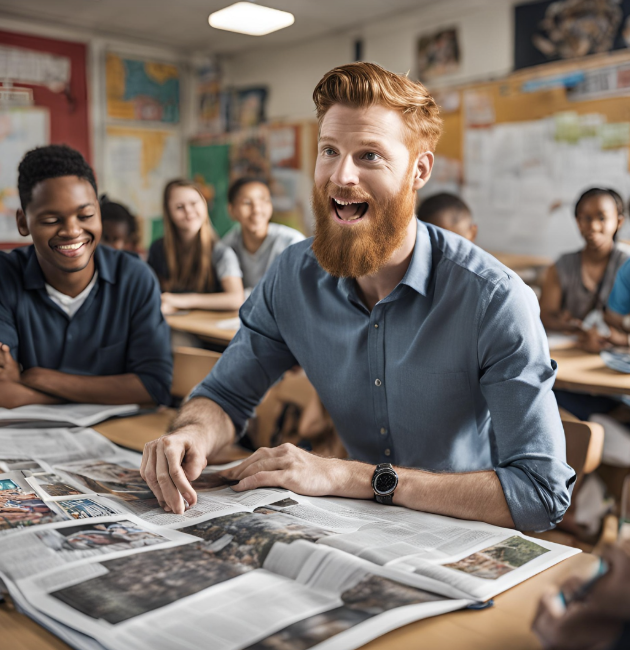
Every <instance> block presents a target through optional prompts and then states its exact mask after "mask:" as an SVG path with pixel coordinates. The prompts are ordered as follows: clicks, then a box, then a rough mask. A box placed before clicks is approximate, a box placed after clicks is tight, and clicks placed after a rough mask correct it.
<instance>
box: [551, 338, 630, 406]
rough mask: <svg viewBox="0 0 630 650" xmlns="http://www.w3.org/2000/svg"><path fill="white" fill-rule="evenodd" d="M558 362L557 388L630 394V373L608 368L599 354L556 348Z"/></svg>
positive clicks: (554, 357)
mask: <svg viewBox="0 0 630 650" xmlns="http://www.w3.org/2000/svg"><path fill="white" fill-rule="evenodd" d="M551 358H552V359H555V361H556V362H557V363H558V374H557V376H556V383H555V384H554V388H562V389H564V390H574V391H577V392H579V393H591V394H593V395H630V375H626V374H624V373H622V372H617V371H616V370H613V369H612V368H609V367H608V366H607V365H606V364H605V363H604V362H603V361H602V360H601V358H600V356H599V354H590V353H588V352H584V351H583V350H578V349H577V348H566V349H554V350H552V351H551Z"/></svg>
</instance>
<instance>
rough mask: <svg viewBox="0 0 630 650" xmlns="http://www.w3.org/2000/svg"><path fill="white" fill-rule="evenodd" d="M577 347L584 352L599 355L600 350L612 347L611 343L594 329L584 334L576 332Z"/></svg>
mask: <svg viewBox="0 0 630 650" xmlns="http://www.w3.org/2000/svg"><path fill="white" fill-rule="evenodd" d="M578 346H579V347H580V348H581V349H582V350H584V351H585V352H590V353H591V354H599V353H600V352H601V351H602V350H606V349H607V348H610V347H612V343H611V342H610V340H609V339H608V337H604V336H602V335H601V334H600V333H599V332H598V331H597V328H596V327H592V328H591V329H590V330H588V331H586V332H584V331H583V330H582V331H579V332H578Z"/></svg>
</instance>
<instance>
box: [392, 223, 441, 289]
mask: <svg viewBox="0 0 630 650" xmlns="http://www.w3.org/2000/svg"><path fill="white" fill-rule="evenodd" d="M416 225H417V232H416V245H415V246H414V249H413V254H412V256H411V262H409V268H408V269H407V272H406V273H405V275H404V277H403V279H402V280H401V281H400V283H401V284H406V285H407V286H408V287H411V288H412V289H414V291H417V292H418V293H419V294H421V295H423V296H426V295H427V293H428V292H429V282H430V281H431V272H432V271H433V249H432V246H431V238H430V237H429V232H428V230H427V227H426V226H425V225H424V223H423V222H422V221H419V220H418V219H416Z"/></svg>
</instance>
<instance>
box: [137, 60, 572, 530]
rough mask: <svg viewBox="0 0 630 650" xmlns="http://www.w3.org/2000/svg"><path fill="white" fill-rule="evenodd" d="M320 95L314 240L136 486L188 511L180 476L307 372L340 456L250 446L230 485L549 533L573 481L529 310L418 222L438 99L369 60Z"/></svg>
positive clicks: (155, 449)
mask: <svg viewBox="0 0 630 650" xmlns="http://www.w3.org/2000/svg"><path fill="white" fill-rule="evenodd" d="M313 96H314V100H315V106H316V108H317V115H318V119H319V127H320V131H319V154H318V158H317V164H316V167H315V187H314V190H313V209H314V212H315V218H316V230H315V237H314V239H313V240H307V241H305V242H301V243H298V244H295V245H293V246H291V247H289V248H288V249H287V250H286V251H285V252H284V253H283V254H282V255H281V256H280V257H279V258H278V259H277V260H276V262H275V263H274V265H273V266H272V267H271V268H270V269H269V271H268V273H267V274H266V276H265V277H264V278H263V280H262V281H261V283H260V284H259V285H258V286H257V287H256V289H255V290H254V292H253V293H252V295H251V297H250V299H249V300H248V301H247V302H246V303H245V305H244V306H243V307H242V309H241V313H240V316H241V321H242V326H241V328H240V330H239V332H238V334H237V335H236V337H235V338H234V340H233V341H232V343H231V344H230V346H229V348H228V349H227V350H226V352H225V353H224V354H223V356H222V357H221V360H220V361H219V362H218V363H217V365H216V366H215V367H214V369H213V370H212V373H211V374H210V375H208V377H206V379H205V380H204V381H203V382H201V384H199V386H197V388H196V389H195V390H194V391H193V393H192V399H191V400H190V401H189V402H188V403H187V404H186V405H185V406H184V407H183V408H182V410H181V412H180V413H179V415H178V417H177V419H176V421H175V423H174V425H173V427H172V430H171V432H170V434H169V435H167V436H164V437H162V438H160V439H159V440H156V441H153V442H151V443H148V444H147V445H146V447H145V450H144V455H143V459H142V468H141V473H142V476H143V478H144V479H145V480H146V481H147V483H148V484H149V486H150V487H151V489H152V490H153V492H154V493H155V495H156V497H157V498H158V500H159V501H160V503H161V504H162V505H163V506H164V508H165V509H166V510H167V511H172V512H177V513H182V512H183V511H184V508H185V507H186V503H185V502H184V499H185V501H186V502H187V503H188V504H190V505H192V504H194V503H195V502H196V494H195V492H194V490H193V488H192V486H191V481H192V480H194V479H195V478H196V477H197V476H198V475H199V473H200V472H201V470H202V469H203V468H204V467H205V465H206V463H207V461H208V460H209V459H211V458H212V457H213V456H214V455H215V454H216V453H217V451H218V450H219V449H220V448H221V447H223V446H225V445H227V444H230V443H232V442H233V440H234V439H235V436H237V435H239V434H240V433H241V432H242V431H243V429H244V427H245V424H246V421H247V418H248V417H251V415H252V414H253V412H254V408H255V407H256V405H257V404H258V402H259V401H260V399H261V398H262V397H263V395H264V394H265V392H266V391H267V389H268V388H269V387H270V386H271V384H273V383H274V382H275V381H276V380H277V379H278V378H279V377H280V376H281V375H282V373H284V372H285V371H286V370H288V369H289V368H291V367H292V366H294V365H296V364H300V365H301V366H302V367H303V368H304V370H305V372H306V374H307V376H308V377H309V379H310V380H311V382H312V383H313V385H314V386H315V388H316V390H317V392H318V394H319V396H320V398H321V400H322V402H323V404H324V406H325V407H326V409H327V410H328V411H329V413H330V414H331V416H332V418H333V421H334V422H335V425H336V428H337V431H338V432H339V435H340V436H341V438H342V440H343V442H344V444H345V446H346V448H347V450H348V452H349V454H350V457H351V458H352V459H353V460H338V459H327V458H320V457H318V456H315V455H313V454H309V453H307V452H305V451H303V450H301V449H298V448H297V447H295V446H293V445H282V446H281V447H278V448H274V449H259V450H258V451H256V452H255V453H254V454H252V456H251V457H249V458H248V459H247V460H245V461H244V462H242V463H241V464H240V465H238V466H237V467H234V468H232V469H230V470H227V471H225V472H224V475H225V477H226V478H228V479H230V480H235V481H238V484H237V485H235V486H234V489H235V490H238V491H240V490H249V489H252V488H257V487H262V486H279V487H284V488H287V489H290V490H293V491H294V492H298V493H300V494H305V495H312V496H320V495H332V496H345V497H353V498H359V499H370V498H375V499H376V500H377V501H379V502H381V503H394V504H396V505H401V506H406V507H409V508H413V509H416V510H423V511H425V512H432V513H437V514H442V515H449V516H452V517H459V518H464V519H473V520H482V521H486V522H489V523H492V524H496V525H500V526H509V527H516V528H518V529H520V530H542V529H546V528H550V527H552V526H554V525H555V524H556V523H557V522H558V521H560V520H561V518H562V516H563V514H564V512H565V510H566V508H567V507H568V505H569V501H570V491H571V486H572V484H573V482H574V481H575V473H574V472H573V470H572V469H571V468H570V467H569V466H568V465H567V464H566V462H565V446H564V435H563V431H562V425H561V423H560V418H559V415H558V409H557V406H556V402H555V399H554V397H553V394H552V392H551V387H552V385H553V382H554V376H555V372H554V370H555V365H554V362H552V361H550V359H549V352H548V348H547V342H546V338H545V334H544V331H543V329H542V326H541V323H540V318H539V311H538V304H537V302H536V298H535V296H534V294H533V293H532V292H531V290H530V289H529V288H527V287H526V286H525V285H524V284H523V282H521V280H520V279H519V278H518V277H517V276H516V275H514V274H513V273H512V272H511V271H509V270H508V269H507V268H505V267H504V266H502V265H501V264H500V263H499V262H497V260H495V259H494V258H493V257H491V256H490V255H487V254H486V253H484V252H483V251H482V250H480V249H479V248H476V247H475V246H474V245H472V244H471V243H470V242H468V241H467V240H464V239H463V238H462V237H459V236H457V235H455V234H452V233H448V232H446V231H444V230H441V229H439V228H436V227H434V226H431V225H425V224H423V223H422V222H419V221H417V220H416V219H415V218H414V200H415V194H416V190H418V189H419V188H421V187H423V186H424V185H425V184H426V182H427V181H428V180H429V176H430V174H431V168H432V166H433V153H432V152H433V151H434V149H435V145H436V143H437V140H438V137H439V134H440V129H441V120H440V118H439V115H438V108H437V106H436V104H435V102H434V101H433V99H432V98H431V97H430V96H429V95H428V93H427V91H426V89H425V88H424V87H423V86H422V85H421V84H419V83H414V82H412V81H410V80H409V79H408V78H407V77H405V76H402V75H397V74H394V73H391V72H388V71H386V70H384V69H383V68H381V67H380V66H377V65H374V64H370V63H353V64H349V65H345V66H342V67H339V68H335V69H334V70H331V71H330V72H329V73H327V74H326V75H325V76H324V77H323V79H322V80H321V81H320V82H319V84H318V85H317V87H316V89H315V92H314V95H313ZM392 463H393V464H394V465H396V467H394V466H393V465H392Z"/></svg>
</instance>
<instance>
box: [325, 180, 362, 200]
mask: <svg viewBox="0 0 630 650" xmlns="http://www.w3.org/2000/svg"><path fill="white" fill-rule="evenodd" d="M324 194H325V195H327V196H328V198H329V199H332V198H333V197H334V198H336V199H341V200H342V201H359V202H361V203H373V202H374V198H373V197H372V195H371V194H369V193H368V192H366V191H365V190H362V189H360V188H358V187H341V186H339V185H336V184H335V183H332V182H331V181H328V182H327V183H326V185H325V186H324Z"/></svg>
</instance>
